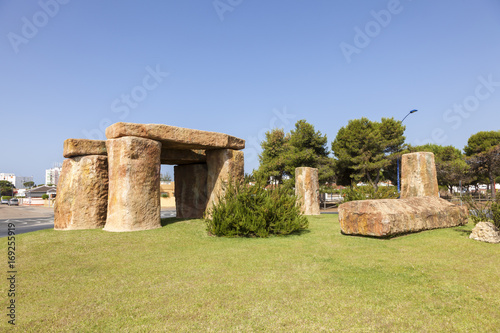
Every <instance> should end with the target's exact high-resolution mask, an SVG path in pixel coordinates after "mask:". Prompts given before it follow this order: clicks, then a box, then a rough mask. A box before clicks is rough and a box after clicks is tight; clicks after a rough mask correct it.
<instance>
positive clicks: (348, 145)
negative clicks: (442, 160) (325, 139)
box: [332, 118, 405, 187]
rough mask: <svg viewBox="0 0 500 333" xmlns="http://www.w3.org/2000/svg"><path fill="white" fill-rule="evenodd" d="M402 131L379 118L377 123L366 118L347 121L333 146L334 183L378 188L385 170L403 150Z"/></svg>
mask: <svg viewBox="0 0 500 333" xmlns="http://www.w3.org/2000/svg"><path fill="white" fill-rule="evenodd" d="M404 130H405V127H404V126H403V125H402V124H401V122H400V121H397V120H394V118H382V120H381V121H380V122H376V121H370V120H369V119H367V118H361V119H354V120H350V121H349V123H348V124H347V126H345V127H342V128H341V129H340V130H339V131H338V133H337V136H336V138H335V140H334V141H333V142H332V152H333V154H334V156H335V157H336V167H335V169H336V172H337V183H339V184H341V185H351V183H352V182H359V181H365V182H369V183H370V184H372V185H373V186H374V187H377V184H378V182H379V181H380V180H381V176H382V172H383V170H384V168H387V167H389V166H390V165H391V164H392V163H393V162H394V160H395V158H396V156H398V154H397V153H399V152H401V150H402V149H403V147H404V142H405V137H404V136H403V133H404Z"/></svg>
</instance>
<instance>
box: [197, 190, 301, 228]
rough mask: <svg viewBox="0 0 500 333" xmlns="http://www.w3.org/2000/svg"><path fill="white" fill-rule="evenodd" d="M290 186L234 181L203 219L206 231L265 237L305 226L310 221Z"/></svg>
mask: <svg viewBox="0 0 500 333" xmlns="http://www.w3.org/2000/svg"><path fill="white" fill-rule="evenodd" d="M296 201H297V197H296V196H295V194H294V192H293V190H291V189H289V188H287V187H282V186H279V187H277V188H275V189H267V190H266V189H265V188H263V187H262V186H260V185H255V186H245V185H233V184H232V182H230V183H229V185H228V186H227V188H226V192H225V194H224V196H223V197H220V198H219V202H218V203H217V204H215V205H214V206H213V208H212V209H211V210H210V214H209V215H210V217H209V218H206V219H205V222H206V224H207V231H208V232H209V233H210V234H212V235H216V236H229V237H238V236H240V237H268V236H269V235H287V234H290V233H292V232H294V231H299V230H302V229H307V227H308V226H309V221H308V220H307V218H306V217H305V216H303V215H302V214H301V213H300V209H299V207H298V206H297V205H296Z"/></svg>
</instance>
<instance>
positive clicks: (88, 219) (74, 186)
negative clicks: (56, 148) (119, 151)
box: [54, 155, 108, 230]
mask: <svg viewBox="0 0 500 333" xmlns="http://www.w3.org/2000/svg"><path fill="white" fill-rule="evenodd" d="M107 206H108V158H107V157H106V156H102V155H101V156H100V155H89V156H78V157H72V158H69V159H66V160H65V161H64V163H63V166H62V172H61V176H60V178H59V182H58V184H57V197H56V202H55V205H54V229H56V230H74V229H95V228H102V227H104V224H105V223H106V211H107Z"/></svg>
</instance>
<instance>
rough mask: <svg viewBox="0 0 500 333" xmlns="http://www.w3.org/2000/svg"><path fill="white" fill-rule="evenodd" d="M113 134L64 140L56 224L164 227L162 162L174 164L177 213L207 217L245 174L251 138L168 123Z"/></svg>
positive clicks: (126, 127) (126, 126) (116, 128)
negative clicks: (230, 184)
mask: <svg viewBox="0 0 500 333" xmlns="http://www.w3.org/2000/svg"><path fill="white" fill-rule="evenodd" d="M106 138H107V140H103V141H101V140H85V139H68V140H66V141H65V142H64V152H63V155H64V157H65V158H66V160H65V161H64V163H63V167H62V174H61V176H60V179H59V183H58V187H57V197H56V203H55V207H54V229H56V230H74V229H94V228H104V230H107V231H136V230H147V229H154V228H159V227H161V222H160V168H161V164H173V165H176V166H175V167H174V180H175V199H176V210H177V217H179V218H202V217H203V215H204V213H205V212H206V211H207V210H209V209H210V208H211V207H212V205H213V204H214V203H215V202H217V200H218V198H219V196H220V195H221V194H222V191H224V188H225V187H224V186H225V185H224V183H227V182H228V181H229V180H233V181H241V180H243V176H244V156H243V152H242V151H241V149H243V148H245V141H244V140H242V139H239V138H236V137H233V136H230V135H227V134H223V133H215V132H207V131H200V130H193V129H187V128H180V127H175V126H168V125H160V124H134V123H115V124H113V125H111V126H109V127H108V128H107V129H106Z"/></svg>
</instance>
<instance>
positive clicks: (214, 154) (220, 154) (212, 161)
mask: <svg viewBox="0 0 500 333" xmlns="http://www.w3.org/2000/svg"><path fill="white" fill-rule="evenodd" d="M206 154H207V172H208V173H207V196H208V202H207V211H209V210H210V209H211V208H212V206H213V205H214V204H216V203H217V202H218V201H219V197H220V196H222V195H223V194H224V190H225V187H226V186H227V184H228V183H229V180H231V181H233V182H242V181H243V179H244V176H245V171H244V155H243V152H242V151H239V150H232V149H215V150H207V152H206Z"/></svg>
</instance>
